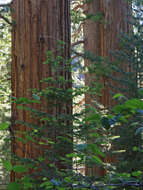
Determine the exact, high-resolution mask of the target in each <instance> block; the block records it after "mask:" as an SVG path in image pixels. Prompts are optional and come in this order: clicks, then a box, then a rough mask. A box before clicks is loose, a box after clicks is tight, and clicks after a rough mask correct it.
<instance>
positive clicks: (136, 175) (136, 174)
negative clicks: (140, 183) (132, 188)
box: [132, 171, 142, 177]
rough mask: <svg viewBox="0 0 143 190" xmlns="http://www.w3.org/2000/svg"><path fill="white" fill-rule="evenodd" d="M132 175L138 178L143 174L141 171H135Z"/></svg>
mask: <svg viewBox="0 0 143 190" xmlns="http://www.w3.org/2000/svg"><path fill="white" fill-rule="evenodd" d="M132 175H133V176H135V177H138V176H140V175H142V172H141V171H135V172H132Z"/></svg>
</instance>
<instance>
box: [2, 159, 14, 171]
mask: <svg viewBox="0 0 143 190" xmlns="http://www.w3.org/2000/svg"><path fill="white" fill-rule="evenodd" d="M3 167H4V168H5V169H7V170H8V171H11V170H12V168H13V167H12V164H11V162H10V161H7V160H4V161H3Z"/></svg>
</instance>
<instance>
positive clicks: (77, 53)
mask: <svg viewBox="0 0 143 190" xmlns="http://www.w3.org/2000/svg"><path fill="white" fill-rule="evenodd" d="M72 52H73V53H74V54H75V55H76V56H77V57H83V56H84V54H83V53H80V52H76V51H75V50H72Z"/></svg>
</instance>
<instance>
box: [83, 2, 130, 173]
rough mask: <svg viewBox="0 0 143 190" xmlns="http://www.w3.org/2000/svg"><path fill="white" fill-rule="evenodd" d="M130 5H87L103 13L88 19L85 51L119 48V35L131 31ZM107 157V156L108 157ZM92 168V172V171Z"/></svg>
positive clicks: (105, 99)
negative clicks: (96, 17) (129, 21)
mask: <svg viewBox="0 0 143 190" xmlns="http://www.w3.org/2000/svg"><path fill="white" fill-rule="evenodd" d="M130 10H131V9H130V5H129V3H126V2H125V1H124V0H117V1H115V0H91V1H90V2H89V3H88V4H87V5H86V7H85V13H86V14H91V15H97V14H99V13H101V15H102V16H103V19H102V20H99V21H97V22H94V21H91V20H87V21H86V23H85V26H84V36H85V46H84V48H85V51H91V52H92V53H94V54H95V55H98V56H103V57H107V56H108V57H109V58H110V59H111V60H112V59H113V58H112V56H111V53H110V51H111V50H115V49H116V50H117V49H118V48H119V35H120V33H121V32H124V33H129V31H130V27H129V24H128V23H127V20H126V18H127V14H129V13H130ZM85 64H86V65H90V64H92V63H90V62H89V61H88V60H85ZM91 80H92V79H91V76H90V77H89V75H88V74H87V75H86V84H87V85H88V84H89V83H90V82H91ZM106 80H108V79H107V78H102V83H103V85H104V90H103V91H102V97H101V98H100V100H99V101H100V103H101V104H103V105H104V106H105V107H106V108H108V107H110V106H111V105H112V104H113V101H112V97H111V95H110V93H109V90H110V89H109V87H108V86H107V85H106V84H107V83H105V82H107V81H106ZM85 99H86V100H85V102H86V104H91V105H92V97H91V96H89V95H86V98H85ZM106 159H107V158H106ZM90 170H92V172H91V171H90ZM90 173H92V174H93V173H94V174H95V175H99V176H102V175H104V170H100V169H99V168H92V169H89V168H88V167H86V174H87V175H90Z"/></svg>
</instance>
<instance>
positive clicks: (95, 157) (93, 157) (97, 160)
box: [92, 155, 102, 164]
mask: <svg viewBox="0 0 143 190" xmlns="http://www.w3.org/2000/svg"><path fill="white" fill-rule="evenodd" d="M92 159H93V160H95V161H96V162H97V163H99V164H102V160H101V159H100V158H98V157H97V156H95V155H94V156H92Z"/></svg>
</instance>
